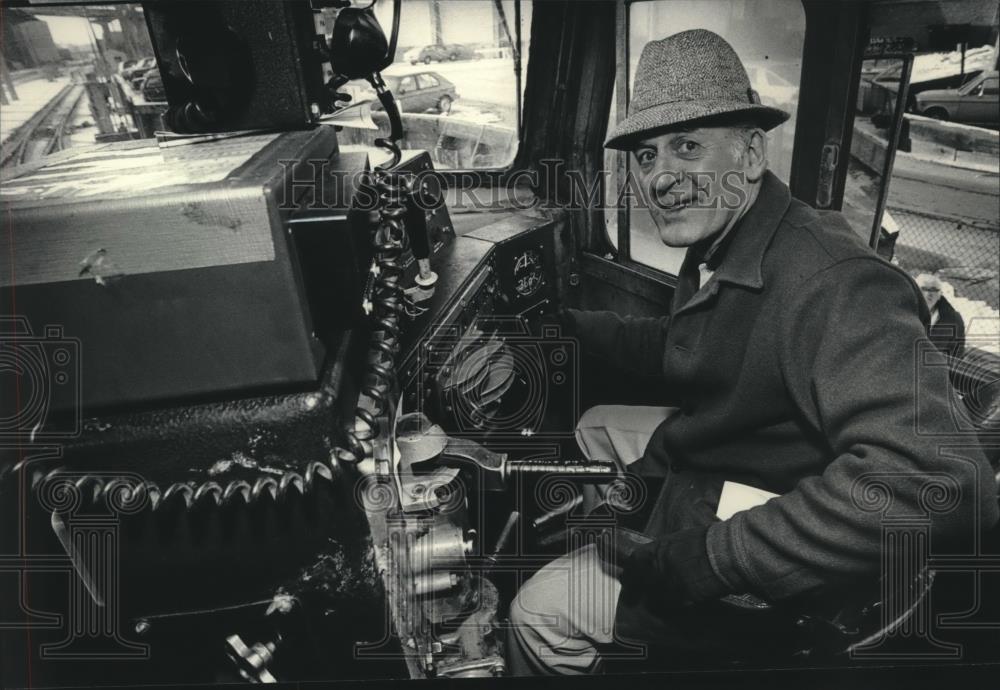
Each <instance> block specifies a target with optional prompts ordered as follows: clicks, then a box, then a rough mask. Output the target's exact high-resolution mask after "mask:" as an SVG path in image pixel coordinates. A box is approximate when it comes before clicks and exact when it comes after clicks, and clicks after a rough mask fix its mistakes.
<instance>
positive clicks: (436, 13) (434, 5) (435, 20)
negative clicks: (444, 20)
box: [431, 0, 444, 45]
mask: <svg viewBox="0 0 1000 690" xmlns="http://www.w3.org/2000/svg"><path fill="white" fill-rule="evenodd" d="M442 33H444V32H443V31H442V30H441V5H440V4H438V0H431V42H432V43H433V44H434V45H444V40H443V38H444V37H443V36H442V35H441V34H442Z"/></svg>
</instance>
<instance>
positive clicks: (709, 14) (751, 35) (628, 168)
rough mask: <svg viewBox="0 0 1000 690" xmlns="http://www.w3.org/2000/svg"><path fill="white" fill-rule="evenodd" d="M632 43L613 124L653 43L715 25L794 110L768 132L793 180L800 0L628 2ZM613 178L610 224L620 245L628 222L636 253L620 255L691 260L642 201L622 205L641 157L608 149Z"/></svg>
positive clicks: (774, 161)
mask: <svg viewBox="0 0 1000 690" xmlns="http://www.w3.org/2000/svg"><path fill="white" fill-rule="evenodd" d="M626 7H627V10H626V11H627V13H628V22H627V29H626V31H627V35H624V36H623V35H619V37H618V40H619V41H626V42H627V46H628V56H629V59H628V62H627V64H626V65H619V67H618V78H617V80H616V85H615V95H614V97H613V98H612V104H611V115H610V118H609V125H608V127H609V129H610V128H612V127H614V124H615V123H616V122H617V119H618V112H619V105H620V104H619V102H618V99H619V90H620V89H622V88H623V85H625V84H627V92H626V94H625V95H626V99H625V100H626V102H627V100H628V96H630V95H631V92H632V86H633V80H634V75H635V69H636V66H637V65H638V62H639V56H640V55H641V54H642V49H643V47H644V46H645V45H646V43H648V42H649V41H653V40H659V39H661V38H665V37H667V36H670V35H673V34H676V33H680V32H681V31H687V30H689V29H708V30H710V31H714V32H715V33H717V34H719V35H720V36H722V37H723V38H725V39H726V40H727V41H728V42H729V43H730V44H731V45H732V46H733V48H734V49H735V50H736V52H737V54H738V55H739V57H740V60H742V62H743V64H744V65H745V66H746V68H747V75H748V76H749V77H750V83H751V84H752V85H753V88H754V89H755V90H756V91H757V92H758V94H759V95H760V99H761V102H763V103H765V104H766V105H772V106H775V107H778V108H781V109H782V110H785V111H786V112H788V113H790V114H791V118H790V119H789V120H788V121H787V122H785V123H784V124H783V125H780V126H779V127H777V128H775V129H773V130H772V131H771V132H769V133H768V161H769V166H768V167H769V168H770V169H771V170H772V171H773V172H774V173H775V174H776V175H777V176H778V177H779V178H781V179H782V180H784V181H785V182H787V181H788V176H789V172H790V170H791V165H792V145H793V142H794V141H795V117H796V110H797V108H798V97H799V89H798V84H799V78H800V73H801V70H802V48H803V41H804V38H805V29H806V18H805V11H804V10H803V8H802V4H801V2H800V0H753V1H750V0H708V1H707V2H706V1H705V0H647V1H643V2H634V3H629V4H628V5H627V6H626ZM604 165H605V170H606V171H609V172H610V174H609V175H608V176H607V178H606V179H607V180H608V184H606V185H605V202H606V203H605V209H606V210H605V227H606V229H607V237H608V240H609V241H610V242H611V244H612V246H613V247H614V248H615V249H616V250H617V249H618V226H619V223H622V222H624V223H627V227H628V230H629V240H630V245H631V248H630V251H629V254H630V256H625V257H619V258H620V259H622V260H625V261H634V262H637V263H640V264H644V265H646V266H649V267H651V268H654V269H657V270H660V271H664V272H666V273H669V274H673V275H676V274H677V272H678V270H679V269H680V265H681V261H682V260H683V258H684V251H685V250H684V249H675V248H671V247H667V246H665V245H664V244H663V243H662V242H661V241H660V239H659V235H658V233H657V231H656V227H655V226H654V224H653V221H652V219H651V218H650V216H649V213H648V212H646V211H644V210H642V208H640V206H641V202H638V201H635V202H630V203H629V204H628V205H627V206H626V207H625V208H619V206H618V205H617V203H616V202H617V200H618V199H619V198H623V199H628V198H630V197H629V195H627V194H620V192H621V191H622V190H623V185H624V184H625V182H626V181H627V179H626V174H628V173H630V174H631V175H632V176H633V177H634V176H635V174H636V172H637V171H636V169H635V166H636V163H635V160H634V158H633V157H632V156H631V155H629V154H626V153H620V152H617V151H611V150H608V151H606V152H605V157H604Z"/></svg>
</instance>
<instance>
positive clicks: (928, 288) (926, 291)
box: [917, 273, 941, 309]
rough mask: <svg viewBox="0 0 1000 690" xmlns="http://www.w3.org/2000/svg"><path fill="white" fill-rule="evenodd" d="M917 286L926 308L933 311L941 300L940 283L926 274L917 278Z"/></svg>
mask: <svg viewBox="0 0 1000 690" xmlns="http://www.w3.org/2000/svg"><path fill="white" fill-rule="evenodd" d="M917 285H919V286H920V292H921V293H922V294H923V296H924V300H925V301H926V302H927V308H928V309H933V308H934V306H935V305H936V304H937V303H938V300H939V299H941V281H940V280H938V279H937V278H935V277H934V276H932V275H930V274H928V273H921V274H920V275H918V276H917Z"/></svg>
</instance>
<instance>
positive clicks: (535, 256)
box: [514, 249, 545, 297]
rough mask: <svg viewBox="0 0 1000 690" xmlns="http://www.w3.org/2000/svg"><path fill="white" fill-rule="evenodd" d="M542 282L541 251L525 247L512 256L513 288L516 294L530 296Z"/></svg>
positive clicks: (543, 275) (543, 276) (543, 279)
mask: <svg viewBox="0 0 1000 690" xmlns="http://www.w3.org/2000/svg"><path fill="white" fill-rule="evenodd" d="M544 283H545V274H544V273H543V268H542V254H541V252H539V251H538V250H537V249H526V250H525V251H523V252H521V253H520V254H516V255H515V256H514V290H515V291H516V292H517V294H518V295H520V296H521V297H531V296H532V295H534V294H535V293H536V292H538V290H539V289H540V288H541V287H542V285H543V284H544Z"/></svg>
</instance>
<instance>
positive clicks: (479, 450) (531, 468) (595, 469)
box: [441, 438, 618, 491]
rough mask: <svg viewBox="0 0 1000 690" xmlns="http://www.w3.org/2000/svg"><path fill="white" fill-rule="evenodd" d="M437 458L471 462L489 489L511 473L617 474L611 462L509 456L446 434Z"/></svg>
mask: <svg viewBox="0 0 1000 690" xmlns="http://www.w3.org/2000/svg"><path fill="white" fill-rule="evenodd" d="M441 459H442V461H443V462H445V463H447V461H448V460H449V459H453V460H459V461H465V462H471V463H473V464H475V465H476V466H478V467H479V468H480V469H481V470H485V473H484V476H485V477H486V482H487V484H486V488H487V490H492V491H498V490H501V489H503V488H505V486H506V484H507V482H508V481H509V480H510V479H511V478H512V477H515V476H518V475H525V474H558V475H561V476H564V477H577V478H580V479H585V480H590V481H593V480H594V479H596V478H607V477H609V476H610V477H613V476H616V475H617V474H618V466H617V465H616V464H615V463H614V462H599V461H598V462H595V461H580V462H562V461H556V460H511V459H509V458H508V457H507V454H506V453H497V452H494V451H492V450H489V449H488V448H485V447H483V446H482V445H480V444H478V443H476V442H475V441H471V440H469V439H462V438H449V439H448V443H447V445H445V447H444V450H443V451H442V453H441Z"/></svg>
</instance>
